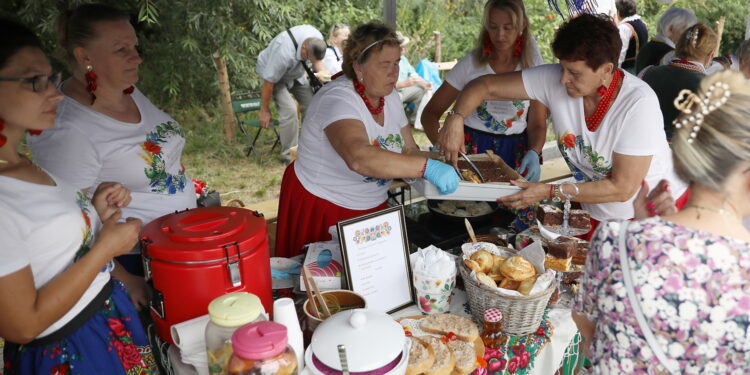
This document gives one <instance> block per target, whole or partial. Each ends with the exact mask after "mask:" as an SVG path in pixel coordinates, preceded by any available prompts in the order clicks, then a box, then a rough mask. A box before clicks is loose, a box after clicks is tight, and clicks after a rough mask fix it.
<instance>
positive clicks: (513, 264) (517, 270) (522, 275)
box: [500, 255, 536, 281]
mask: <svg viewBox="0 0 750 375" xmlns="http://www.w3.org/2000/svg"><path fill="white" fill-rule="evenodd" d="M500 273H502V274H503V276H505V277H507V278H509V279H511V280H514V281H523V280H526V279H528V278H529V277H532V276H534V275H536V269H534V265H533V264H531V262H529V261H528V260H526V259H524V258H523V257H521V256H518V255H515V256H512V257H510V258H508V259H506V260H505V262H503V264H501V265H500Z"/></svg>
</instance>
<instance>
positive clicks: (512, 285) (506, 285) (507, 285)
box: [497, 278, 521, 290]
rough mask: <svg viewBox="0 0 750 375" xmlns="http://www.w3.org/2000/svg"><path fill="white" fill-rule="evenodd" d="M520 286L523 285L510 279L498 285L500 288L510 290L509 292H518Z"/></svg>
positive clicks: (503, 280)
mask: <svg viewBox="0 0 750 375" xmlns="http://www.w3.org/2000/svg"><path fill="white" fill-rule="evenodd" d="M520 285H521V282H520V281H515V280H511V279H508V278H505V279H502V280H501V281H500V283H498V284H497V286H498V288H503V289H508V290H517V289H518V287H519V286H520Z"/></svg>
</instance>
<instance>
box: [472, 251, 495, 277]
mask: <svg viewBox="0 0 750 375" xmlns="http://www.w3.org/2000/svg"><path fill="white" fill-rule="evenodd" d="M470 258H471V260H473V261H475V262H477V263H479V267H481V268H482V272H484V273H490V271H492V264H493V263H494V261H495V260H494V259H493V258H492V254H491V253H490V252H489V251H487V250H479V251H477V252H475V253H474V254H471V257H470Z"/></svg>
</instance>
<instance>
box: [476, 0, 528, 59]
mask: <svg viewBox="0 0 750 375" xmlns="http://www.w3.org/2000/svg"><path fill="white" fill-rule="evenodd" d="M493 9H499V10H504V11H506V12H508V14H509V15H510V19H511V21H512V22H513V25H514V26H515V28H516V31H518V36H520V37H522V38H523V40H524V41H523V45H522V50H521V56H519V57H516V56H513V60H514V61H516V62H517V63H520V64H521V69H526V68H530V67H532V66H534V56H533V53H534V48H533V46H532V42H531V31H529V18H528V17H527V16H526V8H524V6H523V1H522V0H488V1H487V3H485V4H484V14H483V15H482V29H481V30H480V32H479V37H478V38H477V48H476V50H474V56H475V59H476V63H477V66H483V65H486V64H487V63H488V62H489V60H490V54H488V53H485V52H484V44H485V43H486V42H487V41H488V40H489V35H488V33H487V29H488V28H489V25H490V11H492V10H493Z"/></svg>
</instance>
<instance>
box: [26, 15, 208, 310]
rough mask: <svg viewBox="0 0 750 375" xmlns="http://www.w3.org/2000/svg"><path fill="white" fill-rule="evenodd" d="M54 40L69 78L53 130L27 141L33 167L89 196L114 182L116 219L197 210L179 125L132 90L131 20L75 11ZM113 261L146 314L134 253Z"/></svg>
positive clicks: (134, 52) (134, 61)
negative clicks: (122, 190)
mask: <svg viewBox="0 0 750 375" xmlns="http://www.w3.org/2000/svg"><path fill="white" fill-rule="evenodd" d="M59 36H60V44H61V45H62V47H63V50H64V51H65V52H66V56H67V58H68V63H69V66H70V71H71V72H72V77H70V78H69V79H67V80H65V81H63V83H62V85H61V90H62V92H63V94H65V97H64V99H63V101H62V102H61V103H60V106H59V110H58V113H57V118H56V119H55V127H54V128H53V129H51V130H49V131H45V132H44V133H42V134H41V135H39V136H30V137H28V143H29V145H30V147H31V151H32V153H33V155H34V159H35V160H36V161H37V162H38V163H39V165H41V166H42V167H44V168H45V169H47V170H49V171H51V172H52V173H55V174H56V175H58V176H60V178H62V179H63V180H65V181H66V182H68V183H70V184H72V185H73V186H75V187H76V188H78V189H81V190H84V191H86V192H87V193H88V194H91V193H92V192H93V191H95V190H96V187H97V186H98V185H99V184H101V183H102V182H103V181H119V182H121V183H122V184H123V185H125V186H126V187H127V188H128V189H130V191H131V192H132V196H133V201H132V203H131V204H130V206H128V207H125V208H123V214H124V215H125V216H132V217H136V218H138V219H140V220H141V221H143V222H144V223H148V222H150V221H152V220H153V219H155V218H157V217H160V216H162V215H165V214H168V213H172V212H175V211H177V210H184V209H186V208H194V207H196V198H195V189H194V187H193V182H192V180H191V179H190V178H189V177H188V175H187V174H186V173H185V170H184V168H183V166H182V163H181V157H182V149H183V147H184V146H185V138H184V134H183V131H182V128H181V127H180V124H179V123H177V121H175V120H174V119H173V118H172V117H170V116H169V115H168V114H166V113H164V112H162V111H161V110H160V109H159V108H157V107H156V106H154V105H153V104H152V103H151V102H150V101H149V100H148V98H146V96H145V95H144V94H143V93H142V92H141V91H140V90H138V89H137V88H136V87H135V86H134V85H135V83H136V82H137V81H138V66H139V65H140V64H141V62H142V60H141V58H140V56H139V53H138V50H137V47H138V38H137V36H136V34H135V30H134V29H133V26H132V25H131V24H130V16H129V15H128V14H127V13H125V12H123V11H120V10H118V9H115V8H112V7H110V6H108V5H102V4H85V5H81V6H79V7H77V8H75V9H73V10H70V11H68V12H66V13H65V14H63V15H62V16H61V17H60V25H59ZM117 261H118V262H119V264H118V266H117V267H116V268H115V271H114V272H113V275H115V277H117V278H118V279H120V280H121V281H123V282H124V283H125V285H126V286H127V287H128V290H129V291H130V294H131V298H132V299H133V303H135V304H136V306H138V307H139V308H143V307H145V306H146V305H147V297H146V285H145V282H144V279H143V277H142V276H143V266H142V261H141V256H140V251H139V247H138V246H136V247H134V248H133V250H132V251H131V252H130V253H128V254H126V255H123V256H121V257H118V258H117Z"/></svg>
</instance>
